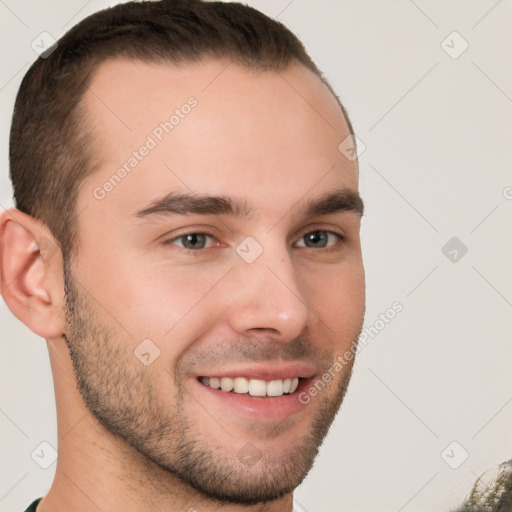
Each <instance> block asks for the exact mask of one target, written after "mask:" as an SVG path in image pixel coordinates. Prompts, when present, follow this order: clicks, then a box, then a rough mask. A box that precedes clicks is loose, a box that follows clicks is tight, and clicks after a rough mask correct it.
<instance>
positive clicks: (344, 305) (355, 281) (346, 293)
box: [308, 264, 365, 351]
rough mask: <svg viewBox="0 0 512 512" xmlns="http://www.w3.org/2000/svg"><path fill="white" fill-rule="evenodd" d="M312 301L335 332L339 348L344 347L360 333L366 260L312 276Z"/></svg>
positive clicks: (327, 324)
mask: <svg viewBox="0 0 512 512" xmlns="http://www.w3.org/2000/svg"><path fill="white" fill-rule="evenodd" d="M308 289H309V290H310V293H308V296H309V297H310V299H309V305H310V307H311V309H313V311H314V312H315V314H316V315H317V316H318V317H319V318H320V319H321V324H320V325H323V326H324V327H325V329H327V330H329V331H330V332H331V334H332V333H333V332H334V333H336V344H337V345H338V346H337V347H336V351H338V350H344V349H345V348H346V347H348V346H349V345H350V344H351V343H352V341H354V339H355V338H356V337H357V336H358V335H359V332H360V330H361V327H362V323H363V317H364V310H365V278H364V269H363V266H362V264H358V265H351V266H346V267H341V268H339V269H336V270H333V269H330V270H326V272H325V275H323V277H321V276H319V275H318V274H317V275H315V277H314V278H312V279H310V280H309V283H308Z"/></svg>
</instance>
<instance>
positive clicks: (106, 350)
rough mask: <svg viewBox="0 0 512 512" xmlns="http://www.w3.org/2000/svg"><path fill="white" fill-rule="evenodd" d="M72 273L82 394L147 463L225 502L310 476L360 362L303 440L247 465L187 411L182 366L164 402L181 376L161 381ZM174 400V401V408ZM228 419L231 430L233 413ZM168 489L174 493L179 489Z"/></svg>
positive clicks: (71, 323)
mask: <svg viewBox="0 0 512 512" xmlns="http://www.w3.org/2000/svg"><path fill="white" fill-rule="evenodd" d="M64 280H65V292H66V344H67V346H68V349H69V353H70V357H71V360H72V363H73V370H74V374H75V378H76V382H77V387H78V390H79V392H80V395H81V396H82V399H83V401H84V404H85V406H86V407H87V409H88V410H89V411H90V412H91V414H92V415H93V417H94V418H95V419H96V420H97V421H98V422H99V424H100V425H101V427H103V428H104V429H106V430H107V431H108V432H110V433H111V434H112V435H114V436H115V437H116V438H118V439H120V440H122V441H123V442H124V443H126V444H127V445H129V446H130V447H132V448H134V449H135V450H137V452H138V453H140V454H141V455H142V456H143V458H144V462H145V463H152V464H154V465H156V466H157V467H158V468H160V469H161V470H163V471H164V472H166V473H169V474H171V475H173V476H174V477H176V478H178V479H179V480H180V481H181V482H182V483H184V484H185V485H186V486H189V487H192V488H193V489H195V490H196V491H197V492H198V493H199V494H200V495H202V496H203V497H205V498H207V499H209V500H213V501H215V502H218V503H235V504H240V505H253V504H257V503H264V502H270V501H274V500H276V499H278V498H281V497H283V496H285V495H286V494H289V493H290V492H292V491H293V490H294V489H295V488H296V487H297V486H298V485H299V484H300V483H301V482H302V481H303V480H304V478H305V477H306V475H307V473H308V472H309V470H310V469H311V467H312V465H313V462H314V459H315V457H316V456H317V454H318V450H319V447H320V445H321V444H322V442H323V440H324V438H325V436H326V435H327V432H328V430H329V428H330V426H331V424H332V421H333V420H334V417H335V415H336V413H337V411H338V409H339V407H340V405H341V403H342V401H343V398H344V396H345V393H346V391H347V388H348V384H349V381H350V376H351V373H352V366H353V361H352V362H351V363H350V364H347V365H346V366H345V368H344V374H343V376H342V378H340V379H339V382H338V386H337V388H336V389H335V390H333V391H332V392H330V393H327V392H326V390H325V389H324V390H323V391H322V395H321V396H318V397H317V399H318V400H319V401H320V402H321V403H320V404H318V406H317V410H318V411H319V413H318V414H317V416H316V418H315V419H314V421H313V422H312V424H311V426H310V428H309V429H308V430H307V432H305V434H304V435H303V437H302V439H295V440H294V442H293V443H291V446H292V447H291V448H290V449H288V450H286V451H281V452H279V453H277V454H276V453H265V450H263V451H262V452H261V458H260V459H259V460H258V461H257V463H255V464H253V465H248V464H244V463H243V462H241V461H240V460H238V459H236V458H234V457H233V456H230V455H229V454H228V453H227V450H222V449H221V448H218V447H216V446H214V445H215V443H213V442H211V440H209V439H208V432H206V433H204V432H201V430H200V426H199V424H198V422H193V421H191V420H192V419H191V418H189V417H187V415H186V414H185V412H184V403H185V398H186V395H187V394H188V393H189V392H190V391H189V390H187V389H186V388H185V386H184V384H183V380H181V381H180V380H179V379H178V378H177V377H176V375H178V373H179V372H176V375H175V376H174V383H175V384H176V386H175V391H174V398H173V400H171V399H170V400H169V401H165V402H164V400H163V398H162V393H161V392H160V393H158V392H157V389H161V388H162V385H163V384H165V383H167V382H168V383H169V384H171V382H172V380H173V378H172V377H170V374H169V373H167V372H163V373H161V374H160V376H162V375H164V376H163V377H162V379H166V380H165V381H164V382H162V379H159V380H158V382H155V377H156V375H157V373H155V372H154V371H148V369H149V367H148V368H147V367H145V366H144V365H143V364H141V363H140V362H139V361H138V360H137V359H136V358H135V356H134V354H133V352H132V349H131V348H129V347H131V344H130V343H129V341H130V340H129V339H128V338H129V336H128V335H126V336H125V340H123V339H122V336H121V335H120V333H116V332H115V331H114V329H113V328H112V326H109V325H107V324H106V323H105V322H104V321H102V320H101V319H100V313H99V308H96V309H98V311H94V309H95V307H94V304H93V303H94V301H93V300H90V299H89V298H88V293H87V291H86V290H85V289H83V288H82V287H81V286H80V285H79V284H78V283H77V282H76V281H75V280H74V279H73V276H72V274H71V271H70V268H69V264H67V263H66V262H65V265H64ZM79 288H80V289H79ZM112 325H114V322H112ZM356 339H357V338H356ZM168 396H169V397H171V396H172V393H171V392H169V393H168ZM189 399H190V397H189ZM173 402H174V403H173ZM169 404H173V406H174V407H173V408H172V409H169ZM221 419H222V421H223V422H224V423H225V424H224V425H223V428H224V429H227V430H228V431H229V419H227V420H225V418H221ZM203 424H204V421H203ZM282 435H286V433H284V434H282ZM233 442H236V439H235V440H234V441H233ZM255 444H257V443H255ZM133 471H134V472H136V471H137V468H133ZM140 471H141V473H143V472H144V468H142V467H141V468H140ZM152 485H158V483H156V482H154V481H153V482H152ZM162 485H165V484H162ZM161 491H162V492H163V493H165V492H166V491H168V492H169V493H172V489H168V490H166V489H165V488H163V489H161Z"/></svg>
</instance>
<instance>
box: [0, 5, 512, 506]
mask: <svg viewBox="0 0 512 512" xmlns="http://www.w3.org/2000/svg"><path fill="white" fill-rule="evenodd" d="M112 3H114V2H112ZM249 4H250V5H252V6H254V7H257V8H259V9H260V10H262V11H264V12H265V13H267V14H269V15H271V16H273V17H277V18H278V19H279V20H280V21H282V22H284V23H286V24H287V25H288V26H289V27H290V28H291V29H292V30H294V31H295V32H296V33H297V34H298V35H299V36H300V37H301V38H302V40H303V42H304V43H305V45H306V47H307V48H308V49H309V51H310V53H311V55H312V56H313V58H314V59H315V60H316V61H317V63H318V64H319V66H320V67H321V68H322V69H323V70H324V72H325V74H326V76H327V78H328V79H329V80H330V81H331V82H332V85H333V86H334V88H335V89H336V90H337V92H338V93H339V94H340V96H341V98H342V100H343V101H344V102H345V104H346V106H347V107H348V110H349V112H350V114H351V117H352V120H353V122H354V125H355V128H356V132H357V135H358V137H359V138H360V139H361V141H363V143H364V144H365V145H366V150H365V151H364V152H363V153H362V154H361V156H360V167H361V190H362V196H363V198H364V200H365V202H366V206H367V210H366V215H365V218H364V221H363V228H362V239H363V249H364V255H365V258H364V259H365V265H366V270H367V304H368V306H367V315H366V323H365V325H366V326H371V325H374V324H375V322H376V321H377V320H378V319H379V315H380V314H381V313H384V312H385V311H386V310H387V309H388V308H389V307H390V306H391V305H392V304H393V303H394V302H395V301H399V302H400V303H401V304H402V305H403V311H402V312H401V313H399V314H398V315H397V316H396V318H395V319H394V320H392V321H391V322H390V323H388V324H386V325H385V327H384V328H383V329H381V330H380V331H379V333H378V335H377V336H375V337H374V338H373V339H371V340H370V342H369V343H368V344H367V345H366V346H365V347H364V348H363V350H362V351H361V352H360V354H359V356H358V360H357V363H356V366H355V373H354V377H353V381H352V384H351V387H350V390H349V393H348V395H347V398H346V401H345V403H344V405H343V407H342V411H341V412H340V414H339V415H338V417H337V420H336V422H335V423H334V425H333V427H332V429H331V431H330V434H329V436H328V439H327V441H326V442H325V444H324V445H323V447H322V450H321V455H320V457H319V458H318V459H317V462H316V464H315V467H314V469H313V470H312V472H311V473H310V475H309V476H308V477H307V479H306V481H305V483H304V484H303V485H302V486H301V487H300V488H299V489H298V490H297V492H296V499H297V501H298V502H299V503H300V504H301V505H302V507H303V508H304V510H306V511H307V512H320V511H322V512H339V511H342V510H351V511H358V512H359V511H361V512H363V511H368V512H370V511H371V512H375V511H376V510H378V511H381V512H387V511H393V512H399V511H417V512H420V511H429V512H431V511H433V510H435V511H448V510H449V509H450V508H451V507H454V506H456V505H457V504H459V503H460V502H461V501H462V500H463V498H464V496H465V495H466V493H467V492H468V491H469V489H470V487H471V485H472V483H473V482H474V480H475V479H476V478H477V475H479V474H481V473H482V472H483V471H485V470H486V469H487V468H489V467H490V466H493V465H496V464H499V463H500V462H502V461H504V460H506V459H508V458H510V457H512V446H511V439H510V437H511V436H510V431H511V426H512V404H511V401H512V381H511V379H510V362H511V361H512V358H511V356H512V348H511V345H510V337H511V331H512V329H511V322H510V318H511V312H512V311H511V309H512V279H511V273H512V272H511V262H512V254H511V252H512V251H511V246H512V244H511V239H512V230H511V229H510V227H511V226H510V222H509V221H510V217H511V209H512V200H510V198H511V197H512V189H511V188H507V187H511V186H512V175H511V173H510V168H511V167H510V166H511V161H512V155H511V149H510V148H511V135H512V133H511V131H512V130H511V127H512V99H511V97H512V73H511V67H510V63H509V59H508V58H507V57H510V50H511V43H512V32H511V30H510V26H511V21H512V2H511V1H510V0H502V1H497V2H496V1H494V0H492V1H487V0H485V1H484V0H482V1H478V2H477V1H467V0H464V1H462V0H460V1H451V2H444V1H426V0H415V1H412V0H397V1H385V2H383V1H377V0H374V1H356V0H338V1H335V0H329V1H327V0H322V2H313V1H312V0H309V1H308V0H294V1H291V2H290V1H289V0H273V1H271V0H259V1H257V0H254V1H251V2H249ZM105 5H107V3H106V2H105V1H100V0H89V1H86V0H71V1H70V0H66V1H63V0H60V1H59V0H51V1H45V2H38V3H36V2H29V1H15V0H0V20H1V22H0V40H1V48H2V49H1V78H0V109H1V118H0V153H1V154H0V158H1V165H2V168H1V169H2V170H1V174H0V185H1V194H0V203H1V206H2V207H4V208H5V207H8V206H10V205H11V204H12V201H11V191H10V184H9V181H8V176H7V173H8V158H7V147H8V130H9V125H10V116H11V112H12V106H13V102H14V97H15V94H16V91H17V88H18V86H19V83H20V81H21V78H22V76H23V74H24V73H25V72H26V70H27V67H28V64H29V63H31V62H32V61H33V60H34V58H35V53H34V51H33V50H32V48H31V42H32V41H33V40H34V39H35V38H36V36H38V34H40V33H41V32H43V31H47V32H49V33H50V34H52V35H53V36H54V37H56V38H58V37H60V36H61V35H62V34H63V32H64V31H65V30H67V29H68V28H69V27H70V26H71V25H72V24H74V23H75V22H77V21H79V20H80V19H81V18H83V17H85V16H86V15H88V14H89V13H92V12H94V11H96V10H99V9H100V8H102V7H104V6H105ZM454 31H456V32H458V33H459V34H460V35H461V36H462V37H463V38H464V40H466V41H467V43H468V44H469V47H468V49H467V50H466V51H465V52H464V53H463V54H462V55H460V56H459V57H458V58H452V57H451V56H450V55H448V53H447V51H448V52H451V53H452V55H453V54H454V53H456V52H458V51H459V50H460V49H462V48H463V46H461V45H462V44H463V41H462V40H461V39H460V38H459V36H457V35H455V36H453V35H452V36H450V37H448V36H449V35H450V34H451V33H452V32H454ZM447 37H448V39H446V38H447ZM443 41H445V42H444V43H443ZM445 50H446V51H445ZM452 237H457V238H458V239H459V240H460V241H462V242H463V243H464V244H465V245H466V246H467V248H468V252H467V254H465V255H464V256H463V257H461V253H460V252H459V253H458V258H459V259H458V261H457V262H452V261H450V259H449V258H448V257H447V256H445V254H443V252H442V250H441V248H442V247H443V246H444V245H445V243H446V242H448V240H450V239H451V238H452ZM453 256H454V254H452V255H451V257H453ZM0 318H1V320H0V321H1V331H0V333H1V343H0V351H1V352H0V353H1V356H0V365H1V369H0V383H1V389H2V395H1V398H0V429H1V435H0V460H1V464H2V466H1V470H0V510H1V511H16V510H20V511H21V510H23V509H24V507H25V506H27V505H28V503H29V502H30V500H31V499H33V498H35V497H38V496H41V495H43V494H44V493H45V492H46V491H47V489H48V488H49V485H50V483H51V480H52V477H53V473H54V470H55V464H54V465H52V466H51V467H50V468H48V469H46V470H43V469H41V468H40V467H39V466H38V465H37V464H36V463H35V462H34V461H33V460H32V458H31V452H32V451H33V450H34V449H35V448H36V447H37V446H38V445H39V444H40V443H41V442H42V441H47V442H49V443H50V444H52V445H53V446H55V447H56V446H57V441H56V421H55V406H54V400H53V385H52V379H51V372H50V368H49V361H48V355H47V349H46V344H45V342H44V340H42V339H39V338H38V337H36V336H35V335H34V334H32V333H31V332H30V331H29V330H28V329H27V328H25V327H24V326H23V325H22V324H21V323H20V322H18V321H17V320H16V319H15V318H14V317H13V316H12V314H11V313H10V312H9V311H8V309H7V307H6V306H5V304H4V303H3V301H2V302H1V304H0ZM379 325H380V324H379ZM453 441H456V442H457V443H458V444H457V445H452V446H451V447H450V448H449V449H448V450H447V452H446V453H445V457H444V459H443V457H442V456H441V454H442V453H443V451H444V450H445V448H446V447H447V446H448V445H450V443H452V442H453ZM464 451H467V452H468V454H469V457H468V458H467V460H466V461H465V462H464V463H462V465H460V466H459V467H458V469H452V468H451V467H450V466H449V464H448V463H447V461H449V462H450V463H451V464H452V465H458V463H460V461H461V460H462V458H463V455H464Z"/></svg>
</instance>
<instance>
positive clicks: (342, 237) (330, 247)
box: [164, 229, 346, 252]
mask: <svg viewBox="0 0 512 512" xmlns="http://www.w3.org/2000/svg"><path fill="white" fill-rule="evenodd" d="M312 233H327V234H330V235H334V236H335V237H336V238H337V239H338V240H337V241H336V242H335V243H334V244H332V245H328V246H327V247H320V248H319V249H321V250H323V251H327V252H328V251H333V250H336V249H337V248H338V246H339V245H340V244H341V243H343V242H345V241H346V236H345V235H344V234H341V233H338V232H336V231H332V230H328V229H313V230H311V231H306V232H304V233H303V234H302V235H301V236H300V237H299V239H298V241H300V240H303V239H304V237H305V236H306V235H309V234H312ZM188 235H204V236H207V237H210V238H212V239H213V240H216V237H215V235H213V234H211V233H208V232H207V231H189V232H186V233H181V234H180V235H177V236H174V237H173V238H170V239H168V240H165V241H164V244H165V245H174V242H176V241H177V240H180V239H182V238H184V237H186V236H188ZM178 247H181V248H182V249H183V250H185V251H189V252H201V251H206V250H208V249H213V247H204V248H201V249H187V248H186V247H183V246H179V245H178ZM301 247H303V248H305V249H315V247H307V246H301ZM319 249H316V250H319Z"/></svg>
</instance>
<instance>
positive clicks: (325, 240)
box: [297, 230, 343, 249]
mask: <svg viewBox="0 0 512 512" xmlns="http://www.w3.org/2000/svg"><path fill="white" fill-rule="evenodd" d="M342 240H343V236H342V235H340V234H339V233H334V232H333V231H322V230H318V231H311V232H309V233H306V234H305V235H303V236H302V238H301V239H300V240H299V241H298V242H297V247H310V248H314V249H324V248H325V247H331V246H333V245H336V244H337V243H338V242H340V241H342ZM301 242H302V243H301Z"/></svg>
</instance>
